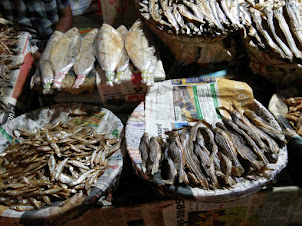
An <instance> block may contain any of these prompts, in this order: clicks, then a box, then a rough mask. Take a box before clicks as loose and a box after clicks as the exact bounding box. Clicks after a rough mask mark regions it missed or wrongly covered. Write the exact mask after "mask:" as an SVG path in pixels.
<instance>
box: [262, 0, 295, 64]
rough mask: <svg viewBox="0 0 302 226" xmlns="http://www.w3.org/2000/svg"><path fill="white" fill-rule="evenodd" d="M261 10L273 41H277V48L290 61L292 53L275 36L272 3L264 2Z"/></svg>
mask: <svg viewBox="0 0 302 226" xmlns="http://www.w3.org/2000/svg"><path fill="white" fill-rule="evenodd" d="M259 7H261V8H262V10H263V12H264V14H265V16H266V18H267V23H268V27H269V29H270V30H271V32H272V34H273V37H274V38H275V40H276V41H277V43H278V44H279V46H280V47H281V49H282V50H283V52H284V54H285V57H286V58H287V59H289V60H290V61H292V60H293V53H292V51H291V50H290V49H289V48H288V47H287V46H286V44H285V43H284V42H283V41H282V40H281V38H280V37H279V36H278V35H277V34H276V29H275V25H274V21H273V20H274V11H273V7H274V4H273V1H266V2H264V4H262V5H261V6H259Z"/></svg>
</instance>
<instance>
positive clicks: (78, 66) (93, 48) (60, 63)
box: [39, 20, 157, 94]
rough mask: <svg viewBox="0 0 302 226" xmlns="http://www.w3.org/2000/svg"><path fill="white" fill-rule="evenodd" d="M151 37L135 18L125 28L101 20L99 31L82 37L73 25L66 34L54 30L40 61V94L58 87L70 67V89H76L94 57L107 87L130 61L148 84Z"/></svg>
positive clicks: (152, 52) (152, 53) (152, 59)
mask: <svg viewBox="0 0 302 226" xmlns="http://www.w3.org/2000/svg"><path fill="white" fill-rule="evenodd" d="M151 38H152V37H151V36H147V34H146V31H145V29H144V26H143V23H142V22H141V21H139V20H138V21H136V22H135V23H134V24H133V25H132V27H131V29H130V30H129V31H128V29H127V28H126V27H125V26H124V25H121V26H120V27H119V28H117V29H114V28H113V27H112V26H111V25H109V24H105V23H104V24H103V25H102V27H101V28H100V29H99V30H98V29H93V30H91V31H90V32H88V34H87V35H86V36H85V37H84V38H83V39H81V36H80V34H79V32H78V29H77V28H75V27H74V28H71V29H70V30H69V31H67V32H66V33H62V32H58V31H55V32H54V33H53V35H52V36H51V37H50V39H49V41H48V43H47V46H46V48H45V50H44V52H43V54H42V56H41V60H40V67H39V68H40V75H41V76H42V83H43V93H44V94H50V93H52V91H53V89H58V90H60V89H61V83H62V81H63V80H64V78H65V76H66V74H67V73H68V71H69V70H70V69H71V68H72V67H73V69H74V72H75V74H76V75H77V79H76V80H75V82H74V85H73V88H79V87H80V86H81V85H82V84H83V82H84V79H85V77H86V76H87V75H88V73H89V72H90V71H91V70H92V69H93V68H94V63H95V61H96V59H97V61H98V62H99V64H100V66H101V68H102V69H103V70H104V71H105V75H106V78H107V84H109V85H111V86H112V85H113V82H116V83H120V82H121V80H123V79H124V77H125V76H126V75H127V73H128V74H129V73H131V72H130V69H129V63H130V60H131V61H132V63H133V64H134V66H135V67H137V68H138V69H139V70H140V71H141V73H142V82H143V83H146V84H147V85H152V84H153V83H154V79H153V73H154V70H155V67H156V64H157V57H156V56H155V47H154V46H153V44H152V40H151ZM129 76H130V75H129Z"/></svg>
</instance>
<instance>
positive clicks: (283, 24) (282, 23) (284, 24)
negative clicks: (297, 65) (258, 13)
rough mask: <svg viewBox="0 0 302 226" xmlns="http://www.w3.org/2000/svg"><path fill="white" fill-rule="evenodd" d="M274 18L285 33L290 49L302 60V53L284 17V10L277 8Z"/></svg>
mask: <svg viewBox="0 0 302 226" xmlns="http://www.w3.org/2000/svg"><path fill="white" fill-rule="evenodd" d="M274 16H275V18H276V19H277V21H278V22H279V27H280V29H281V30H282V31H283V34H284V36H285V38H286V41H287V42H288V45H289V48H290V49H291V51H292V52H293V53H294V54H295V56H296V57H297V58H300V59H301V58H302V53H301V51H300V50H299V49H298V47H297V46H296V43H295V40H294V38H293V37H292V35H291V32H290V29H289V27H288V25H287V22H286V20H285V18H284V16H283V8H282V7H276V8H275V9H274Z"/></svg>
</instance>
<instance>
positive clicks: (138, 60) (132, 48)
mask: <svg viewBox="0 0 302 226" xmlns="http://www.w3.org/2000/svg"><path fill="white" fill-rule="evenodd" d="M146 33H147V31H146V29H144V25H143V22H142V21H140V20H137V21H136V22H135V23H134V24H133V25H132V26H131V28H130V30H129V32H128V34H127V36H126V40H125V48H126V51H127V53H128V56H129V58H130V59H131V61H132V63H133V64H134V65H135V66H136V67H137V68H138V69H139V70H140V72H141V74H142V82H144V83H146V84H147V85H149V86H150V85H152V83H150V77H151V78H152V77H153V76H152V75H153V73H154V70H153V71H151V70H150V68H151V65H152V61H153V59H154V54H155V47H154V46H153V42H152V41H151V40H152V39H151V35H150V34H149V35H146ZM147 36H148V37H147ZM151 81H152V80H151Z"/></svg>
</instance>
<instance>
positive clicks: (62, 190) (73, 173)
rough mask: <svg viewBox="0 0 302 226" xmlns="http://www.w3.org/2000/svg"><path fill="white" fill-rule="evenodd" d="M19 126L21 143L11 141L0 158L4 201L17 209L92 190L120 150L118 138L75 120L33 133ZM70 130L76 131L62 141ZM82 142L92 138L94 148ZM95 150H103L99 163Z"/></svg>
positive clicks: (89, 140)
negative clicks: (58, 151)
mask: <svg viewBox="0 0 302 226" xmlns="http://www.w3.org/2000/svg"><path fill="white" fill-rule="evenodd" d="M18 130H19V132H18V134H19V137H18V140H19V142H18V143H12V144H10V145H9V146H8V147H7V148H6V149H5V150H4V153H5V155H1V156H0V172H1V175H0V196H1V197H0V203H1V204H3V205H7V206H9V207H10V208H11V209H14V210H16V211H27V210H32V209H37V208H41V207H42V206H44V205H51V203H52V202H55V201H63V200H64V201H66V200H67V199H68V198H69V197H71V195H73V194H75V193H76V194H81V193H83V192H84V193H85V194H88V193H89V192H90V189H91V187H92V186H94V184H95V182H96V178H98V177H99V176H100V175H101V174H102V173H103V172H104V170H105V168H106V166H107V159H106V158H107V157H108V156H110V155H111V154H112V153H113V152H115V151H116V150H117V149H119V148H120V141H119V140H116V139H107V138H106V136H105V135H100V134H96V133H95V132H94V130H93V129H91V128H90V127H89V128H88V127H87V126H84V125H74V124H73V123H71V122H67V123H64V124H63V123H62V122H60V121H58V122H56V123H55V124H53V125H50V126H47V127H45V128H43V129H42V130H38V131H35V132H32V131H27V130H25V129H22V128H20V129H18ZM16 134H17V133H16ZM66 134H72V135H73V136H70V137H69V140H68V142H67V143H65V142H63V140H65V139H66V137H65V135H66ZM22 135H24V137H21V136H22ZM91 141H93V142H91ZM95 141H97V142H95ZM81 142H85V145H86V142H91V144H89V146H90V148H85V145H83V144H82V143H81ZM53 143H55V144H56V147H55V148H54V146H53V145H52V144H53ZM38 144H41V145H42V146H39V145H38ZM71 144H73V146H74V147H77V151H75V150H74V149H73V148H72V147H71ZM41 147H42V148H41ZM45 147H48V148H45ZM56 148H58V149H59V150H60V155H58V154H57V152H56ZM97 151H99V152H101V153H102V154H103V156H102V159H101V161H100V162H94V161H93V160H91V158H92V155H93V153H94V155H95V156H96V153H97ZM91 161H92V162H93V164H91ZM20 197H22V201H20Z"/></svg>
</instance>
